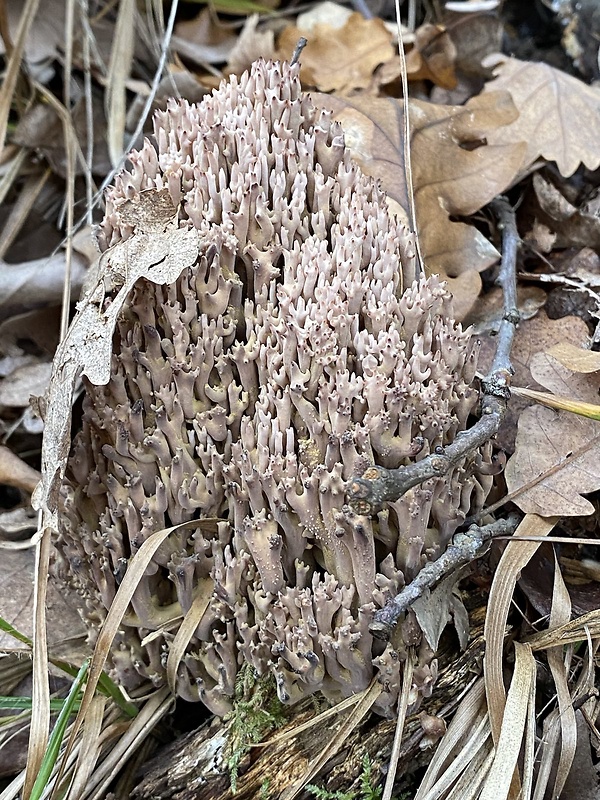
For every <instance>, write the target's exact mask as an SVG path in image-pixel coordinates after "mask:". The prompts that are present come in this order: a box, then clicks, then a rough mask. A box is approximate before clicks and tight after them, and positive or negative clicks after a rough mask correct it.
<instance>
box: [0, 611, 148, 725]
mask: <svg viewBox="0 0 600 800" xmlns="http://www.w3.org/2000/svg"><path fill="white" fill-rule="evenodd" d="M0 630H3V631H5V632H6V633H9V634H10V635H11V636H14V638H15V639H17V640H18V641H19V642H22V643H23V644H26V645H27V646H28V647H33V642H32V641H31V639H30V638H29V637H28V636H25V634H24V633H21V632H20V631H18V630H17V629H16V628H15V627H14V626H13V625H11V624H10V622H7V621H6V620H5V619H4V618H3V617H0ZM50 662H51V663H52V664H53V665H54V666H55V667H58V669H61V670H62V671H63V672H66V673H67V675H70V676H71V677H72V678H77V675H78V674H79V673H78V670H77V667H74V666H73V665H72V664H68V663H67V662H66V661H61V660H59V659H57V658H50ZM98 690H99V691H100V692H102V694H104V695H106V697H110V698H111V699H112V700H114V702H115V703H116V705H117V706H118V707H119V708H120V709H121V711H123V713H124V714H126V715H127V716H128V717H135V716H136V715H137V713H138V710H137V708H136V706H134V704H133V703H130V702H128V701H127V700H126V699H125V697H124V696H123V692H122V691H121V690H120V689H119V687H118V686H117V684H116V683H115V682H114V681H113V680H111V678H109V676H108V675H107V674H106V672H103V673H102V675H101V676H100V680H99V681H98ZM4 707H5V708H6V707H8V706H4ZM11 708H16V706H11Z"/></svg>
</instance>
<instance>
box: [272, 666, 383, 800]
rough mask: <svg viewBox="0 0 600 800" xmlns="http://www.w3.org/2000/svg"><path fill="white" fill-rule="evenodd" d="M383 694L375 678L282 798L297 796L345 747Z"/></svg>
mask: <svg viewBox="0 0 600 800" xmlns="http://www.w3.org/2000/svg"><path fill="white" fill-rule="evenodd" d="M380 694H381V684H380V683H378V682H377V680H376V679H375V678H374V679H373V680H372V681H371V685H370V686H369V688H368V689H367V691H366V692H365V693H364V694H363V696H362V698H361V699H360V701H359V702H358V703H357V705H356V707H355V708H354V709H353V710H352V712H351V713H350V714H349V715H348V718H347V719H346V720H344V722H343V723H342V724H341V725H340V727H339V728H338V730H337V731H336V733H335V734H334V736H333V737H332V738H331V740H330V741H329V743H328V744H327V746H326V747H324V748H323V751H322V752H321V753H320V755H318V756H317V758H315V759H313V760H312V761H311V762H310V764H309V765H308V767H307V768H306V771H305V773H304V775H302V776H301V777H300V778H299V779H298V780H297V781H296V782H295V783H293V784H292V785H291V786H290V787H289V789H286V791H285V792H283V794H282V795H281V798H280V800H294V798H295V797H297V796H298V795H299V794H300V792H301V791H302V789H304V787H305V786H306V784H307V783H308V782H309V781H310V780H311V779H312V778H314V776H315V775H316V774H317V773H318V772H319V770H320V769H321V768H322V767H323V766H325V764H326V763H327V762H328V761H329V759H330V758H333V756H334V755H335V754H336V753H337V752H338V750H339V749H340V748H341V747H343V745H344V742H345V741H346V739H347V738H348V736H350V734H351V733H352V731H353V730H354V729H355V728H356V726H357V725H358V724H359V723H360V722H361V720H362V719H364V717H365V716H366V715H367V714H368V713H369V711H370V710H371V708H372V707H373V703H374V702H375V701H376V700H377V698H378V697H379V695H380Z"/></svg>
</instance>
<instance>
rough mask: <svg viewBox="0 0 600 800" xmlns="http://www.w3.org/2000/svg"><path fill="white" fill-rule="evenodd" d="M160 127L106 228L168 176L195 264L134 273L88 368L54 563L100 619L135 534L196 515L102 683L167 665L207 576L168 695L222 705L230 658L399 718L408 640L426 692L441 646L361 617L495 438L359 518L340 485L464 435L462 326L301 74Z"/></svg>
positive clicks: (274, 76) (159, 122) (466, 499)
mask: <svg viewBox="0 0 600 800" xmlns="http://www.w3.org/2000/svg"><path fill="white" fill-rule="evenodd" d="M155 138H156V142H155V144H152V143H150V142H146V143H145V145H144V147H143V148H142V150H141V151H140V152H134V153H132V154H131V156H130V162H131V169H130V171H128V172H124V173H123V174H122V175H121V176H120V177H119V178H118V179H117V181H116V185H115V187H114V188H112V189H111V190H109V192H108V194H107V202H106V205H107V208H106V216H105V219H104V221H103V223H102V225H101V227H100V230H99V237H98V238H99V243H100V246H101V248H102V249H103V250H107V249H108V248H110V247H111V245H113V244H115V243H118V242H120V241H123V240H124V239H126V238H127V237H130V236H132V235H135V226H132V225H131V224H129V223H128V222H126V221H125V220H124V218H123V216H122V215H121V213H120V208H121V207H122V206H123V204H124V202H125V201H126V200H128V199H130V200H131V199H133V200H135V198H136V197H139V195H140V193H142V192H144V191H145V190H149V189H152V190H166V191H168V192H169V193H170V197H171V199H172V201H173V204H174V206H175V207H177V208H178V212H177V213H178V220H179V226H180V227H182V228H185V227H191V226H194V227H195V228H196V229H197V231H198V241H199V252H198V259H197V262H196V264H195V265H194V266H193V267H191V268H189V269H186V270H184V271H183V273H182V275H181V277H180V278H179V279H178V280H177V282H176V283H173V284H171V285H168V286H158V285H156V284H154V283H151V282H149V281H146V280H140V281H138V283H137V284H136V285H135V288H134V290H133V292H132V295H131V297H130V298H129V301H128V302H127V304H126V306H125V308H124V310H123V313H122V314H121V316H120V318H119V321H118V324H117V329H116V333H115V337H114V345H113V356H112V376H111V378H110V381H109V383H108V384H107V385H105V386H100V387H96V386H92V385H91V384H86V393H85V399H84V410H83V424H82V429H81V431H80V432H79V433H78V434H77V436H76V438H75V440H74V443H73V449H72V453H71V457H70V461H69V466H68V470H67V477H66V480H65V481H64V483H63V486H62V491H61V512H60V514H61V521H60V526H61V530H60V535H59V538H58V541H57V542H56V550H55V561H54V571H55V574H56V575H57V577H58V579H60V580H63V581H66V582H69V583H70V584H72V585H74V586H75V587H76V588H77V589H78V591H79V592H80V594H81V597H82V606H83V613H84V616H85V618H86V620H87V622H88V625H89V626H90V631H91V636H92V638H93V636H94V631H96V630H97V627H98V625H99V623H101V621H102V619H103V617H104V616H105V614H106V609H107V608H108V607H109V606H110V603H111V601H112V599H113V597H114V595H115V592H116V590H117V588H118V586H119V583H120V582H121V580H122V578H123V575H124V572H125V570H126V568H127V564H128V560H129V559H130V558H131V557H132V555H134V554H135V553H136V551H137V550H138V549H139V548H140V546H141V545H142V543H143V542H144V541H145V540H146V539H147V537H148V536H149V535H150V534H151V533H152V532H154V531H157V530H160V529H162V528H164V527H166V526H171V525H176V524H178V523H181V522H186V521H189V520H198V527H197V528H196V529H195V530H194V529H192V530H191V531H190V529H189V528H184V529H180V530H177V531H175V532H174V533H172V534H171V536H170V537H169V538H168V539H167V540H166V541H165V543H164V544H163V545H162V546H161V547H160V548H159V550H158V551H157V553H156V555H155V556H154V558H153V561H152V563H151V565H150V567H149V568H148V569H147V570H146V574H145V575H144V578H143V580H142V581H141V583H140V585H139V586H138V588H137V590H136V592H135V594H134V596H133V600H132V603H131V608H130V610H129V612H128V613H127V615H126V616H125V619H124V621H123V625H122V626H121V630H120V632H119V634H118V636H117V639H116V641H115V644H114V648H113V654H112V663H113V667H114V671H115V674H116V676H117V677H118V679H119V680H121V681H122V682H123V683H124V684H125V685H126V686H129V687H132V686H135V685H136V684H137V683H140V682H141V681H142V680H143V679H150V680H151V681H153V682H154V683H155V684H157V685H159V684H161V683H163V682H164V681H165V674H166V670H165V665H166V662H167V658H168V653H169V648H170V646H171V645H172V642H173V639H174V637H175V635H176V633H177V630H178V628H179V625H180V623H181V619H182V616H185V615H186V614H187V613H188V612H189V611H190V608H191V607H192V604H193V603H194V600H195V598H196V597H197V594H198V592H199V591H200V587H205V586H206V584H207V581H210V583H209V585H210V587H211V591H212V595H211V597H210V600H209V602H208V603H207V607H206V609H205V611H204V613H203V616H202V617H201V618H200V619H199V621H198V624H197V627H196V628H195V630H194V632H193V635H192V636H191V638H190V641H189V643H188V645H187V649H186V651H185V654H184V656H183V658H182V659H181V661H180V663H179V665H178V670H177V681H176V689H177V692H178V694H179V695H180V696H182V697H184V698H186V699H187V700H193V701H197V700H201V701H203V702H204V703H205V704H206V705H207V706H208V707H209V708H210V709H211V710H212V711H214V712H215V713H217V714H223V713H226V712H227V711H228V710H229V708H230V706H231V699H232V697H233V695H234V685H235V679H236V674H237V673H238V671H239V669H240V668H241V665H242V664H243V663H244V662H246V663H248V664H250V665H252V666H253V667H254V668H255V669H256V670H257V672H258V673H259V674H265V673H268V672H270V673H271V674H272V675H273V676H274V678H275V682H276V685H277V691H278V695H279V698H280V700H281V701H282V702H284V703H294V702H296V701H298V700H299V699H301V698H303V697H306V696H307V695H310V694H312V693H314V692H317V691H318V692H322V693H323V694H324V695H325V696H326V697H327V698H329V699H330V700H333V701H336V700H339V699H341V698H343V697H346V696H348V695H350V694H352V693H354V692H356V691H358V690H361V689H364V688H365V687H366V686H367V685H368V684H369V682H370V681H371V679H372V678H373V677H374V676H375V675H378V676H379V678H380V680H381V682H382V684H383V692H382V694H381V695H380V697H379V700H378V703H377V706H376V707H377V709H378V710H379V711H380V713H383V714H392V713H393V706H394V703H395V701H396V699H397V695H398V691H399V685H400V674H401V668H402V667H401V665H402V661H403V660H404V659H405V658H406V646H407V644H411V645H414V646H415V647H416V650H417V652H418V657H419V662H420V663H419V668H418V669H416V670H415V676H416V677H415V686H414V696H415V698H416V697H418V696H419V694H421V695H423V694H426V693H428V692H430V691H431V687H432V683H433V681H434V679H435V673H436V665H435V659H434V654H433V653H432V651H431V649H430V648H429V646H428V644H427V642H426V641H425V639H424V638H423V637H422V636H421V635H420V632H419V631H418V629H417V630H415V626H416V623H415V624H413V626H412V629H411V630H410V632H408V633H407V630H408V628H409V627H410V626H406V625H405V626H404V629H403V631H404V636H405V640H404V641H402V639H401V636H400V635H399V636H398V638H397V639H396V640H395V641H394V643H393V644H387V645H384V644H383V643H381V642H378V641H376V640H373V639H372V637H371V635H370V633H369V630H368V625H369V622H370V620H371V619H372V616H373V613H374V611H375V609H377V608H379V607H381V606H382V605H383V604H384V603H385V601H386V599H387V598H388V597H390V596H391V595H394V594H395V593H397V591H398V590H399V588H401V587H402V586H403V585H404V583H405V582H406V581H409V580H411V578H412V577H413V576H414V575H415V574H416V573H417V572H418V571H419V569H420V568H421V567H422V565H423V564H424V563H425V562H426V561H428V560H430V559H432V558H434V557H436V556H437V555H439V554H440V552H442V551H443V550H444V548H445V547H446V546H447V544H448V542H449V540H450V538H451V536H452V534H453V532H454V531H455V530H456V527H457V526H458V525H459V524H460V523H461V521H462V520H463V519H464V518H465V516H466V515H467V514H468V513H470V512H472V511H474V510H476V509H479V508H481V506H482V504H483V501H484V499H485V496H486V493H487V491H488V489H489V485H490V478H489V477H488V476H487V475H486V473H487V471H488V470H487V467H486V463H485V462H486V461H487V460H488V458H489V456H488V453H487V451H484V452H483V453H482V452H478V453H474V454H473V455H472V456H470V457H469V458H467V459H465V460H464V461H463V462H462V463H460V464H459V465H458V466H456V467H455V468H454V469H453V470H452V472H451V473H449V474H448V475H447V476H445V477H444V478H440V479H432V480H429V481H427V482H426V483H425V484H423V485H422V486H419V487H415V488H414V489H411V490H410V491H409V492H408V493H407V494H406V495H405V496H404V497H402V498H401V499H400V500H398V501H396V502H394V503H392V504H390V505H389V506H388V507H387V508H386V509H385V510H383V511H381V512H380V513H379V514H378V515H377V516H376V517H375V518H373V519H371V518H367V517H362V516H359V515H357V514H355V513H353V512H352V511H351V510H350V509H349V508H348V506H347V505H345V486H346V482H347V481H349V480H351V479H352V477H354V476H356V475H359V474H361V473H362V472H363V471H364V469H365V468H366V467H368V466H369V465H371V464H377V465H381V466H386V467H396V466H399V465H402V464H406V463H409V462H410V461H411V460H414V459H420V458H423V457H424V456H426V455H427V454H429V453H430V452H432V451H433V450H434V448H436V447H438V446H440V445H443V444H446V443H448V442H449V441H451V440H452V439H453V438H454V437H455V436H456V435H457V433H458V432H459V431H461V430H463V429H464V428H465V425H466V421H467V417H468V415H469V413H470V411H471V410H472V409H473V407H474V404H475V402H476V400H477V393H476V391H475V390H474V389H473V388H471V382H472V379H473V377H474V373H475V366H476V345H475V344H474V342H473V341H472V340H471V337H470V336H469V334H468V332H464V331H462V330H461V328H460V326H459V325H457V324H456V323H455V322H454V321H453V320H452V315H451V309H450V305H449V297H448V294H447V292H446V290H445V288H444V286H443V285H442V284H441V283H440V281H439V280H438V279H437V278H436V277H431V278H429V279H427V280H425V279H423V280H421V281H417V280H416V279H415V277H416V276H415V259H414V251H413V241H412V237H411V235H410V234H409V233H408V232H407V231H406V230H405V229H404V228H403V227H402V226H401V225H400V224H399V223H398V222H397V221H396V219H395V217H394V216H393V215H392V214H391V213H390V212H389V210H388V206H387V201H386V197H385V195H384V194H383V193H382V191H381V190H380V188H379V187H378V185H377V184H376V182H374V181H373V180H371V179H370V178H368V177H365V176H364V175H363V174H362V173H361V171H360V169H359V168H358V167H357V166H356V164H355V163H353V162H352V160H351V159H350V156H349V153H348V151H347V149H346V148H345V146H344V138H343V133H342V130H341V129H340V127H339V125H338V124H336V123H335V122H332V119H331V115H330V114H329V113H328V112H326V111H323V110H320V109H318V108H315V107H314V105H313V104H312V102H311V100H310V98H309V97H307V96H304V95H302V93H301V91H300V84H299V79H298V69H297V67H290V66H289V65H286V64H273V63H269V64H267V63H264V62H257V63H256V64H255V65H254V66H253V68H252V70H251V72H250V73H249V74H244V75H243V76H242V77H241V78H239V79H238V78H236V77H232V78H231V79H230V80H229V82H225V83H223V84H222V85H221V87H220V88H219V89H218V90H217V91H215V92H213V94H212V95H210V96H207V97H206V98H205V99H204V100H203V101H202V102H201V103H200V104H199V105H197V106H194V105H190V104H188V103H187V102H185V101H172V102H171V103H170V104H169V106H168V108H167V110H166V111H165V112H163V113H159V114H157V116H156V120H155ZM413 622H414V620H413ZM152 632H157V633H156V634H155V635H154V636H149V634H151V633H152ZM406 637H409V638H410V641H407V638H406ZM144 639H147V641H146V642H144V644H142V641H143V640H144Z"/></svg>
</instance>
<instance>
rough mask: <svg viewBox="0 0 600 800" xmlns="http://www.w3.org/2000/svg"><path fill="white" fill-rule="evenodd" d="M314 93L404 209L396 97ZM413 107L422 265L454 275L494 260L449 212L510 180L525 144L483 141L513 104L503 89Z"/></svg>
mask: <svg viewBox="0 0 600 800" xmlns="http://www.w3.org/2000/svg"><path fill="white" fill-rule="evenodd" d="M314 99H315V102H316V103H318V104H319V105H322V106H323V107H324V108H328V109H330V110H332V111H333V114H334V117H335V119H337V120H338V121H339V122H340V123H341V125H342V128H343V129H344V133H345V138H346V144H347V146H348V147H349V149H350V152H351V153H352V157H353V158H354V159H355V160H356V161H357V162H358V164H359V165H360V167H361V169H362V170H363V171H364V172H366V173H367V174H368V175H372V176H373V177H374V178H377V179H379V180H380V181H381V183H382V186H383V188H384V189H385V191H386V192H387V193H388V196H389V197H391V198H392V199H393V200H395V201H396V202H397V203H398V204H399V205H400V206H401V207H402V208H403V209H404V211H405V213H406V209H407V208H408V202H407V194H406V180H405V170H404V156H403V143H402V131H403V123H402V104H401V102H400V101H398V100H395V99H393V98H383V97H370V96H367V95H357V96H354V97H346V98H341V97H334V96H331V95H324V94H319V95H315V96H314ZM410 113H411V127H412V136H411V150H412V164H413V184H414V192H415V202H416V208H417V221H418V227H419V236H420V240H421V249H422V252H423V256H424V259H425V263H426V266H427V268H428V270H429V271H430V272H437V273H440V274H442V275H448V276H450V277H453V278H454V277H457V276H458V275H460V274H461V273H463V272H467V271H469V270H473V269H474V270H478V271H481V270H484V269H486V268H487V267H489V266H490V265H491V264H493V263H494V262H495V261H496V260H497V258H498V256H499V254H498V252H497V250H496V248H495V247H494V246H493V245H492V244H491V243H490V242H489V241H488V240H487V239H486V238H485V237H484V236H483V234H481V233H480V232H479V231H477V229H476V228H474V227H473V226H470V225H466V224H464V223H462V222H451V221H450V219H449V217H450V215H456V216H467V215H469V214H473V213H475V212H476V211H478V210H479V209H480V208H482V207H483V206H484V205H486V203H489V201H490V200H492V199H493V198H494V197H496V195H497V194H499V193H500V192H502V191H504V189H506V187H507V186H509V185H510V184H511V182H512V181H513V179H514V177H515V174H516V171H517V170H518V168H519V165H520V163H521V161H522V158H523V152H524V148H525V146H524V145H521V144H517V145H508V146H506V145H503V146H498V147H495V146H494V147H490V146H489V145H486V144H485V141H486V140H487V139H488V138H489V134H490V131H492V130H494V129H496V127H497V126H502V125H506V124H507V123H508V122H510V121H512V120H514V119H515V117H516V109H515V108H514V105H513V103H512V101H511V99H510V97H509V96H508V95H507V94H506V93H499V94H498V95H497V96H496V97H492V96H491V95H483V96H479V97H474V98H473V99H472V100H470V101H469V102H468V103H467V105H466V106H437V105H434V104H433V103H425V102H419V101H412V102H411V104H410ZM473 144H476V145H477V146H475V147H474V148H472V147H471V146H472V145H473ZM479 145H480V146H479Z"/></svg>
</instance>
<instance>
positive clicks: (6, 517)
mask: <svg viewBox="0 0 600 800" xmlns="http://www.w3.org/2000/svg"><path fill="white" fill-rule="evenodd" d="M36 528H37V514H36V513H35V511H34V510H33V509H32V508H31V506H18V507H17V508H11V509H10V510H9V511H1V512H0V538H1V539H4V541H9V542H13V541H14V542H16V541H20V540H23V539H25V538H26V537H27V534H33V533H34V531H35V530H36Z"/></svg>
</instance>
